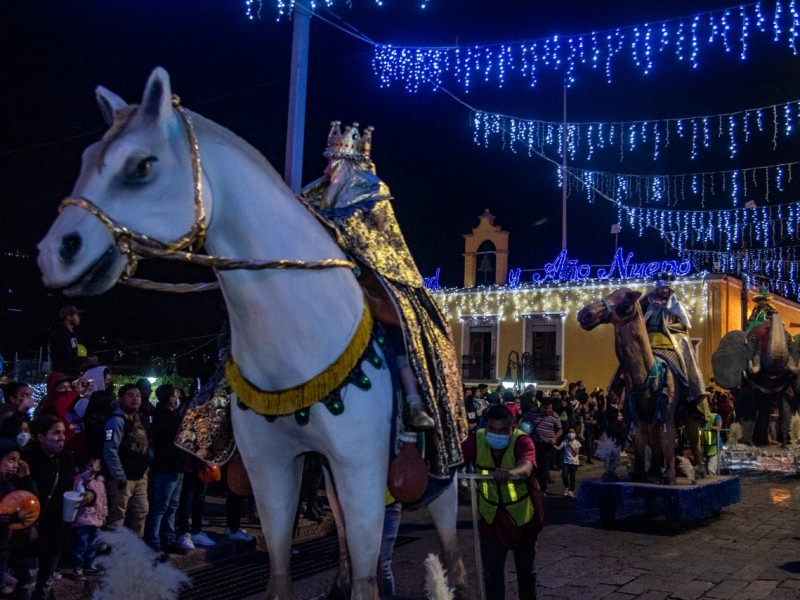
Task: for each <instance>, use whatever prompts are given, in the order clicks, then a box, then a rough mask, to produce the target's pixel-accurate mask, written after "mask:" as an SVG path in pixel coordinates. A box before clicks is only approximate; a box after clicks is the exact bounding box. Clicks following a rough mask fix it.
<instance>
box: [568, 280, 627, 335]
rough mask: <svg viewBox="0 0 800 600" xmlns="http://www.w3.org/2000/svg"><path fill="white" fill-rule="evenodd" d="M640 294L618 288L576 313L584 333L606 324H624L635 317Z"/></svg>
mask: <svg viewBox="0 0 800 600" xmlns="http://www.w3.org/2000/svg"><path fill="white" fill-rule="evenodd" d="M641 295H642V293H641V292H636V291H633V290H630V289H628V288H620V289H618V290H616V291H614V292H612V293H611V294H609V295H608V296H606V297H605V298H603V299H602V300H595V301H594V302H590V303H589V304H587V305H586V306H584V307H583V308H582V309H581V310H580V312H578V322H579V323H580V325H581V327H582V328H583V329H585V330H586V331H591V330H592V329H594V328H595V327H597V326H598V325H606V324H608V323H615V322H618V323H626V322H628V321H630V320H631V319H633V318H634V317H635V316H636V311H637V307H638V300H639V298H640V297H641Z"/></svg>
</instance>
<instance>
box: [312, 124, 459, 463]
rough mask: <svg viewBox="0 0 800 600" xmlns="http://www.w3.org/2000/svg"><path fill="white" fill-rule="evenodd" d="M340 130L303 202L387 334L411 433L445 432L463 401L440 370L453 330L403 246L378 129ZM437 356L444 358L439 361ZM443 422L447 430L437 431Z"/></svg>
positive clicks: (334, 129)
mask: <svg viewBox="0 0 800 600" xmlns="http://www.w3.org/2000/svg"><path fill="white" fill-rule="evenodd" d="M340 126H341V123H340V122H339V121H334V122H333V123H332V124H331V130H330V133H329V134H328V146H327V149H326V150H325V153H324V155H325V157H326V158H327V159H328V164H327V166H326V167H325V171H324V175H323V177H321V178H320V179H318V180H317V181H314V182H313V183H311V184H310V185H308V186H307V187H306V188H305V189H304V190H303V192H302V196H303V198H304V199H305V201H306V202H307V203H308V204H310V205H311V206H312V207H313V208H314V209H315V210H316V211H317V212H318V213H319V215H320V216H321V217H322V218H323V220H324V221H325V222H326V225H327V226H328V227H329V228H330V229H332V230H333V233H334V234H335V235H336V237H337V241H338V243H339V245H340V247H342V249H343V250H345V251H346V252H347V253H348V254H349V255H350V256H351V257H352V258H354V259H355V261H356V263H357V265H358V268H357V276H358V278H359V283H360V284H361V287H362V288H363V289H364V291H365V294H366V298H367V301H368V303H369V305H370V308H371V310H372V314H373V317H374V318H375V319H376V320H377V321H379V322H380V323H381V324H382V325H383V326H384V328H385V329H386V332H387V337H388V338H389V340H390V343H391V345H392V348H393V350H394V351H395V354H396V355H397V366H398V370H399V372H400V379H401V383H402V388H403V392H404V395H405V400H406V404H407V408H408V411H407V413H408V414H407V417H406V420H405V424H406V426H408V427H410V428H411V429H414V430H431V429H434V428H437V429H438V428H439V427H448V426H449V422H450V421H451V419H452V416H451V415H447V414H446V413H447V412H450V413H454V412H455V406H457V405H458V404H460V402H459V400H460V397H459V396H460V393H461V392H460V389H461V385H460V382H459V381H458V373H457V372H455V373H447V372H446V370H447V369H448V368H449V367H450V366H449V365H443V364H442V363H447V362H449V361H450V360H451V359H454V357H455V354H454V349H453V347H452V342H451V341H450V340H451V339H452V338H451V336H450V331H449V327H448V325H447V323H446V321H445V319H444V317H443V315H442V314H441V311H440V310H439V309H438V307H437V306H436V304H435V301H434V300H433V298H432V297H431V296H430V293H429V292H428V290H427V289H426V288H425V287H424V285H423V282H422V277H421V275H420V273H419V270H418V269H417V266H416V264H415V262H414V259H413V258H412V256H411V252H410V251H409V250H408V247H407V246H406V243H405V239H404V238H403V235H402V233H401V231H400V228H399V225H398V223H397V220H396V218H395V216H394V211H393V209H392V206H391V199H392V196H391V192H390V191H389V188H388V186H387V185H386V184H385V183H384V182H383V181H381V180H380V179H379V178H378V176H377V175H376V173H375V164H374V163H373V162H372V159H371V158H370V150H371V144H372V131H373V128H372V127H368V128H366V129H364V131H363V133H360V132H359V129H358V123H354V124H353V126H352V127H346V128H345V130H344V132H342V131H341V127H340ZM439 352H445V355H444V356H441V357H439V356H437V354H438V353H439ZM432 359H433V360H432ZM456 386H457V389H455V388H456ZM454 401H455V402H456V404H453V402H454ZM448 404H449V405H450V406H449V407H448ZM434 417H436V419H434ZM442 417H445V420H446V421H448V423H441V424H440V423H437V421H439V420H440V419H441V418H442ZM452 450H456V451H458V450H457V449H454V448H451V451H452Z"/></svg>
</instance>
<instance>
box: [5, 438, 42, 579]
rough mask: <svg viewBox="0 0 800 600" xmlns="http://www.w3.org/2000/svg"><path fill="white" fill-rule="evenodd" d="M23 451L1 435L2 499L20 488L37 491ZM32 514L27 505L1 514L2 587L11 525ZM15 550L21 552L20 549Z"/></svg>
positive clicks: (6, 566) (12, 441)
mask: <svg viewBox="0 0 800 600" xmlns="http://www.w3.org/2000/svg"><path fill="white" fill-rule="evenodd" d="M21 452H22V449H21V448H20V447H19V445H18V444H17V443H16V441H15V440H12V439H8V438H3V437H0V500H1V499H3V498H5V497H6V496H7V495H8V494H10V493H12V492H15V491H18V490H24V491H26V492H32V493H34V494H35V493H36V485H35V484H34V483H33V478H32V477H31V474H30V470H29V469H28V465H27V463H26V462H25V461H24V460H22V459H21V458H20V454H21ZM7 500H9V499H7ZM30 515H31V512H30V508H29V507H27V506H19V507H18V508H17V510H16V511H14V512H11V513H8V514H0V587H3V588H6V585H5V581H4V579H5V575H6V571H7V569H8V559H9V551H10V545H9V542H10V540H11V525H14V524H18V523H23V522H24V521H25V520H26V519H28V518H29V517H30ZM18 535H20V536H21V535H23V532H21V531H19V532H18ZM15 551H16V552H19V550H18V549H15ZM5 591H6V592H7V593H10V591H13V588H12V587H11V586H8V588H7V589H6V590H5Z"/></svg>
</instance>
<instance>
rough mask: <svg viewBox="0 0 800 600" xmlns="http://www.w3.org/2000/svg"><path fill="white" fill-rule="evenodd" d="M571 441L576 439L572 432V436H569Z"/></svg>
mask: <svg viewBox="0 0 800 600" xmlns="http://www.w3.org/2000/svg"><path fill="white" fill-rule="evenodd" d="M569 439H571V440H574V439H575V434H574V433H572V432H570V434H569Z"/></svg>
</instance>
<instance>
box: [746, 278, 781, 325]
mask: <svg viewBox="0 0 800 600" xmlns="http://www.w3.org/2000/svg"><path fill="white" fill-rule="evenodd" d="M753 302H755V303H756V305H755V306H754V307H753V310H752V312H751V313H750V316H749V317H748V318H747V328H746V330H747V331H750V330H751V329H753V328H754V327H758V326H759V325H763V324H764V323H766V322H767V321H769V319H770V317H771V316H772V315H774V314H775V313H777V312H778V309H777V308H775V305H774V304H772V296H771V295H770V294H769V292H768V291H767V290H766V289H765V288H761V289H760V290H759V292H758V295H756V296H753Z"/></svg>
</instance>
